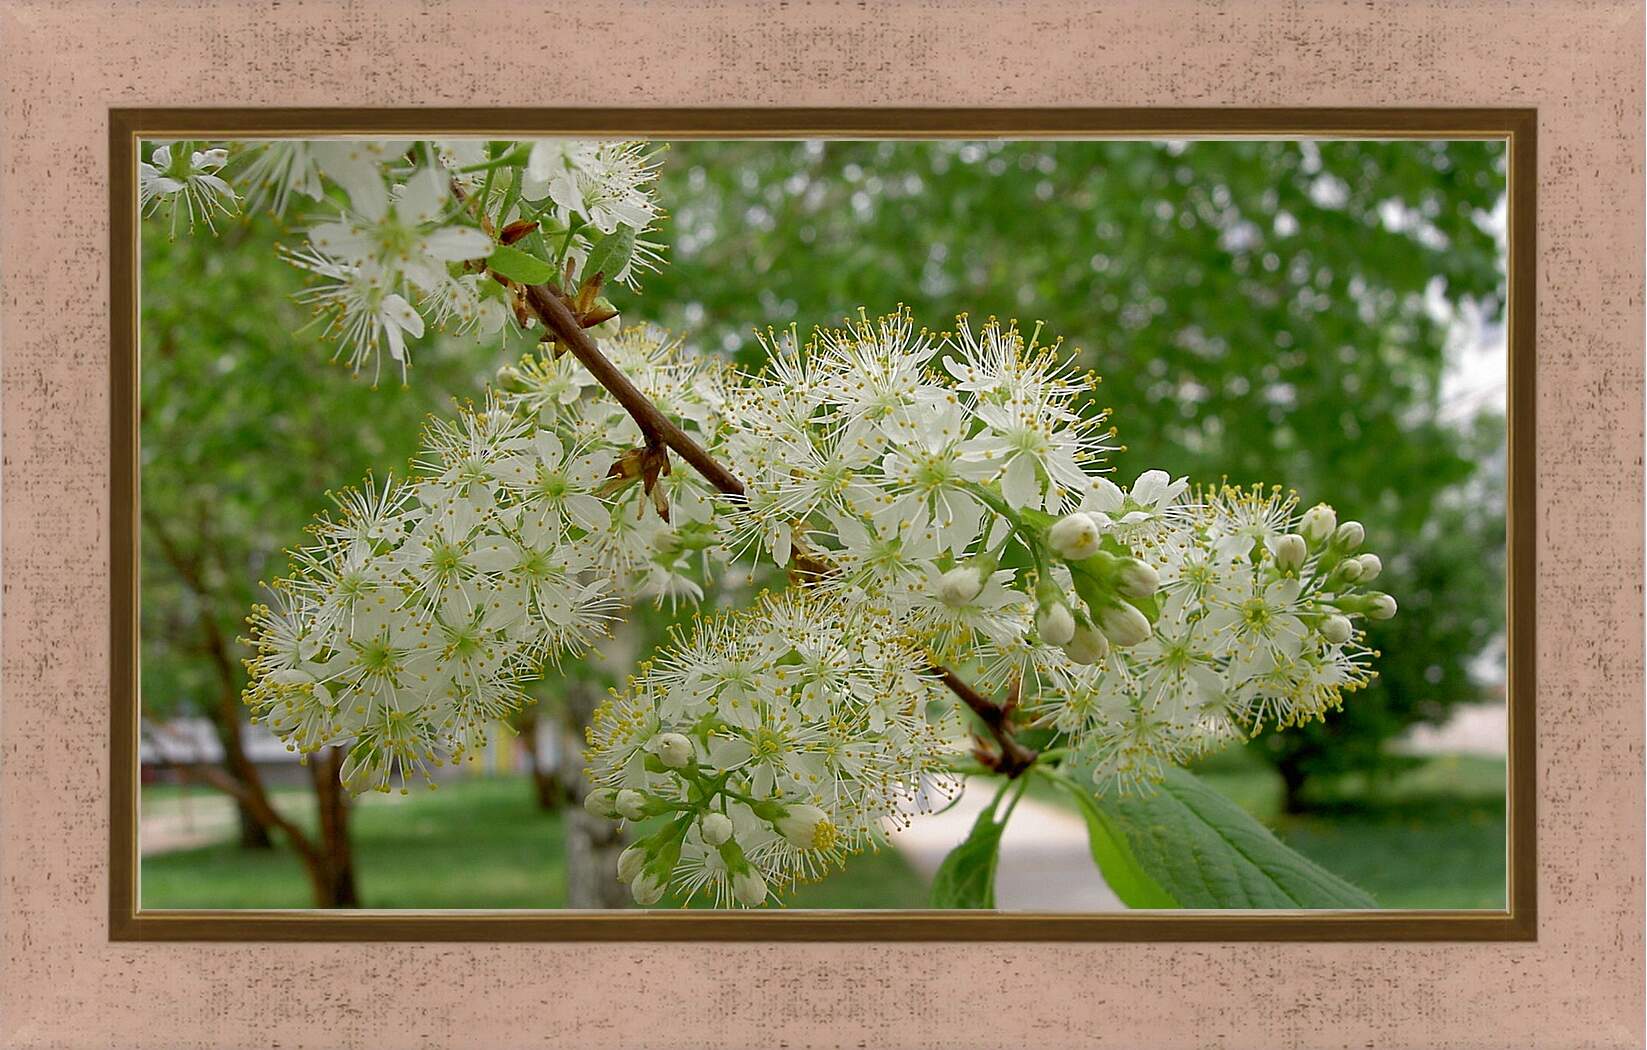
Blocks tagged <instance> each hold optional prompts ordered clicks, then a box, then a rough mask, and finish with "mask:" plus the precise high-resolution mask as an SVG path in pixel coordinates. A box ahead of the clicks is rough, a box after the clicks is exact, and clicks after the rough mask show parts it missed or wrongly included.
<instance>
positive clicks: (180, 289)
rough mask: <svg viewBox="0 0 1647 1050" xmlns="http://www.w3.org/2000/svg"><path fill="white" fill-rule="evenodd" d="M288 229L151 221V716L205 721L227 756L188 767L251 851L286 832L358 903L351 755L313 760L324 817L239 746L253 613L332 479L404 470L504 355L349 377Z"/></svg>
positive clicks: (315, 874)
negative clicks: (326, 340) (218, 796)
mask: <svg viewBox="0 0 1647 1050" xmlns="http://www.w3.org/2000/svg"><path fill="white" fill-rule="evenodd" d="M279 232H280V231H279V230H278V228H277V224H276V223H275V221H274V220H273V219H271V218H268V217H266V216H260V217H254V218H251V219H249V220H247V221H246V222H244V223H241V222H231V223H228V224H226V226H225V228H224V230H223V232H222V234H221V236H220V237H212V236H209V235H207V234H206V233H205V231H201V232H200V233H199V234H197V235H195V236H188V235H180V236H178V237H177V238H176V239H172V238H171V237H169V234H168V228H167V226H166V225H165V223H164V221H163V220H154V221H151V222H148V223H145V225H144V228H143V268H142V289H141V294H142V317H141V322H142V346H143V362H142V401H141V405H142V417H141V428H142V456H143V475H142V504H143V511H142V513H143V518H142V530H141V532H142V552H141V557H142V578H143V608H142V618H143V624H142V628H143V630H142V637H143V661H142V665H143V666H142V703H143V713H144V716H145V720H146V721H148V722H150V731H149V733H148V736H149V738H150V739H151V741H153V743H154V745H155V748H156V750H157V752H158V753H159V754H161V755H162V756H165V755H166V754H167V753H168V746H167V743H166V739H165V734H164V733H163V732H157V731H156V727H155V724H154V723H155V722H156V720H164V719H168V718H172V717H175V716H198V717H202V718H206V719H209V720H210V722H211V724H212V726H213V729H214V732H215V733H216V735H217V738H218V740H219V742H220V743H221V745H222V750H223V761H222V763H221V765H220V766H216V767H200V766H198V765H190V766H188V767H186V768H185V769H184V772H185V774H186V775H189V776H192V777H193V778H194V779H196V780H200V781H203V782H205V783H207V784H209V785H211V786H213V787H215V788H218V789H220V790H222V791H224V792H225V793H226V794H228V795H229V796H230V797H231V798H233V799H234V800H235V803H236V806H237V809H238V811H239V815H240V821H241V841H242V843H244V844H245V845H247V846H250V847H259V846H268V845H269V844H270V843H271V842H272V841H273V840H274V839H277V838H280V839H284V841H285V843H286V845H288V846H289V847H290V848H291V849H293V850H294V851H295V852H296V853H297V854H298V856H299V857H300V858H301V859H302V861H303V864H304V867H305V869H306V870H307V872H308V875H309V879H310V882H311V884H312V886H313V890H314V901H315V904H316V905H317V906H322V907H324V906H332V905H343V906H347V905H352V904H356V903H358V896H359V895H358V892H357V890H356V886H355V878H354V872H353V864H352V860H351V854H350V850H349V845H348V815H349V804H348V799H347V796H346V794H345V793H344V792H342V791H341V790H340V789H339V786H338V764H339V763H340V761H341V755H340V754H337V753H335V752H336V749H328V750H327V751H326V752H323V753H322V754H320V755H317V756H316V757H315V760H314V761H311V762H310V778H309V779H310V783H311V785H312V787H313V790H314V791H315V803H316V813H317V818H318V819H317V820H316V821H315V822H314V824H313V825H308V824H306V823H304V822H302V821H300V820H298V819H296V816H295V814H292V813H288V812H284V811H283V810H282V808H281V807H280V806H277V805H276V804H275V803H274V801H273V800H272V799H271V797H270V793H269V791H268V790H267V787H266V785H265V784H264V782H263V777H262V776H261V775H260V774H259V771H258V769H257V767H256V766H255V765H254V764H253V762H252V761H251V760H250V759H249V758H248V757H247V755H246V750H245V747H244V743H243V733H244V718H245V715H244V708H243V707H242V705H241V701H240V692H241V689H242V687H243V686H244V684H245V674H244V668H243V667H242V665H241V660H242V659H243V658H245V657H246V656H247V655H249V653H248V652H247V651H246V649H245V647H244V646H243V645H241V644H240V642H239V641H238V635H239V634H240V632H241V630H242V627H243V623H242V620H243V618H244V617H245V615H246V611H247V609H248V608H249V607H250V605H251V603H253V602H254V601H260V600H263V599H264V597H265V596H264V595H263V594H261V593H260V591H259V588H258V586H257V581H259V580H262V579H272V578H274V577H275V576H277V575H279V574H281V573H282V572H283V571H284V570H285V564H286V558H285V554H284V553H283V552H284V548H286V547H287V546H288V545H290V544H292V543H293V542H294V541H295V540H296V539H297V538H299V537H301V536H302V535H303V531H302V530H303V528H304V526H306V525H307V524H308V523H309V522H310V520H311V519H312V517H313V515H314V513H315V512H316V511H317V510H318V509H320V508H322V507H324V506H326V505H327V500H326V492H327V491H328V489H330V488H332V487H333V486H336V485H338V484H339V483H340V481H341V480H342V479H351V478H359V477H361V476H363V475H364V474H365V473H366V472H367V471H369V470H375V471H377V472H378V473H379V474H382V473H383V472H386V471H391V470H392V471H394V472H396V473H400V472H402V471H403V469H404V468H405V466H406V462H407V459H408V455H409V453H410V451H411V450H413V449H415V448H416V447H417V439H418V433H419V430H420V428H421V426H422V422H423V420H424V418H425V416H426V415H427V414H428V413H429V412H432V411H440V410H445V409H446V408H448V407H449V404H450V399H451V398H452V396H453V395H454V394H463V393H466V392H474V391H478V390H479V389H480V388H481V385H482V383H483V381H484V379H485V378H486V377H487V376H488V375H489V374H490V371H491V369H492V368H493V367H495V364H496V361H495V359H494V356H493V355H494V354H495V352H496V351H495V349H494V348H491V347H488V348H487V349H486V350H484V351H481V350H477V349H475V348H473V347H466V348H461V349H460V348H457V347H445V346H438V345H437V346H425V347H423V348H421V350H420V351H419V354H418V358H417V367H418V369H419V370H420V372H426V373H429V374H426V375H423V376H421V377H420V378H421V380H422V381H421V382H418V383H415V384H413V385H412V386H410V387H409V388H407V389H405V390H399V389H379V390H374V389H372V387H371V385H370V384H369V383H368V382H366V381H364V380H351V378H350V377H349V375H348V373H347V372H346V371H344V370H342V369H340V368H339V367H338V366H336V365H333V364H330V363H328V361H327V358H326V354H325V353H324V350H323V346H322V344H321V343H320V341H319V340H318V338H316V336H317V327H318V326H317V325H316V324H313V323H308V322H310V319H309V318H308V317H307V316H305V314H306V311H305V310H304V308H303V307H301V306H299V305H297V304H295V303H294V302H293V301H292V299H291V295H292V293H294V292H297V291H299V290H300V289H301V288H302V280H301V277H300V275H299V274H298V272H297V271H296V270H295V269H293V267H291V266H289V265H288V264H286V263H285V262H283V261H282V260H281V258H280V256H279V254H278V253H277V251H276V250H275V245H276V240H277V236H278V234H279ZM306 323H307V326H306ZM392 382H393V383H394V384H395V385H396V386H398V385H399V377H398V376H396V377H394V378H393V380H392ZM171 750H172V751H173V752H175V749H171Z"/></svg>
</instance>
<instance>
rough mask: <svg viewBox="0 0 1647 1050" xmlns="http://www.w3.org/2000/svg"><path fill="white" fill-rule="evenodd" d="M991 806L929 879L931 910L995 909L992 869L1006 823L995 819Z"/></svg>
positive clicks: (996, 859) (996, 801)
mask: <svg viewBox="0 0 1647 1050" xmlns="http://www.w3.org/2000/svg"><path fill="white" fill-rule="evenodd" d="M999 803H1000V798H999V796H997V797H996V800H995V803H993V804H991V805H990V807H989V808H988V809H986V810H984V811H983V812H982V813H980V814H978V819H977V820H976V821H974V822H973V824H972V831H971V832H970V833H968V835H967V837H966V841H964V842H962V843H961V844H960V845H959V846H956V847H955V848H954V849H952V850H950V851H949V856H947V857H945V858H944V862H943V863H942V864H940V865H938V870H937V871H936V872H935V873H933V876H932V906H933V907H934V908H993V907H995V866H996V864H997V862H998V861H999V860H1000V857H1001V835H1002V833H1003V832H1005V831H1006V821H1005V820H1004V819H1003V820H996V819H995V811H996V809H997V808H998V806H999Z"/></svg>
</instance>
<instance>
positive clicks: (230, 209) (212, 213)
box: [137, 143, 238, 235]
mask: <svg viewBox="0 0 1647 1050" xmlns="http://www.w3.org/2000/svg"><path fill="white" fill-rule="evenodd" d="M228 159H229V153H228V151H227V150H225V149H206V150H191V151H189V152H188V153H187V154H185V153H184V152H183V151H182V150H177V151H176V152H175V154H174V150H173V144H171V143H167V144H165V145H161V146H156V147H155V149H154V152H153V153H151V154H150V155H149V159H148V160H146V161H140V162H139V163H138V165H137V201H138V207H139V209H141V211H142V213H143V214H144V215H152V214H154V213H155V212H156V211H158V210H159V209H160V207H161V206H162V205H168V206H169V207H170V208H171V223H172V233H173V235H176V233H177V222H178V219H179V218H181V219H183V220H184V221H185V222H186V223H187V224H188V226H189V228H190V229H193V228H194V224H195V222H196V221H200V222H204V223H205V224H206V226H207V228H209V229H211V230H212V231H213V232H216V229H217V227H216V226H215V225H214V222H213V220H214V218H215V217H216V216H218V215H232V214H234V210H235V203H236V201H237V199H238V198H237V197H236V196H235V192H234V190H233V189H232V188H231V187H230V186H229V184H228V183H227V182H224V181H223V179H222V178H221V177H220V176H219V175H218V171H219V170H220V169H222V167H223V165H224V164H225V163H226V162H227V161H228Z"/></svg>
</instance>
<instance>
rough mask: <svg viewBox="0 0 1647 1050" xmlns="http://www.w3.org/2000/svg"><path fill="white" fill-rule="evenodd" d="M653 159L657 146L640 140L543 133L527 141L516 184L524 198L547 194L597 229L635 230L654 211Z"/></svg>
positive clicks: (652, 216)
mask: <svg viewBox="0 0 1647 1050" xmlns="http://www.w3.org/2000/svg"><path fill="white" fill-rule="evenodd" d="M658 165H659V161H658V155H657V152H656V151H655V150H652V149H651V148H650V147H649V146H648V145H647V144H646V143H644V142H579V141H572V140H561V139H545V140H542V141H539V142H536V143H534V144H533V145H532V150H531V153H530V155H529V156H528V159H527V162H526V174H525V178H524V180H523V181H522V184H521V190H522V193H523V194H524V195H525V197H526V198H527V199H528V200H538V199H541V198H542V197H543V196H544V195H545V194H547V195H548V196H549V198H550V199H551V200H553V201H554V202H555V204H557V205H558V206H559V207H561V208H562V209H564V210H565V211H566V212H568V213H571V214H575V215H578V216H581V217H582V218H583V219H585V220H586V221H588V222H589V223H590V224H591V225H593V226H594V227H595V228H596V229H597V230H599V231H600V232H601V233H606V234H609V233H612V232H613V231H614V230H616V229H617V228H618V227H619V226H627V227H629V228H630V229H632V230H635V231H636V232H637V233H638V232H641V231H644V230H646V229H647V228H648V227H649V226H650V225H651V224H652V221H653V220H654V219H655V218H656V217H657V213H658V206H657V203H656V201H654V200H653V197H652V193H651V188H650V186H651V183H652V182H653V181H654V180H655V179H656V178H657V171H658ZM624 276H625V275H622V274H615V275H610V278H611V279H612V280H620V281H621V280H623V278H624Z"/></svg>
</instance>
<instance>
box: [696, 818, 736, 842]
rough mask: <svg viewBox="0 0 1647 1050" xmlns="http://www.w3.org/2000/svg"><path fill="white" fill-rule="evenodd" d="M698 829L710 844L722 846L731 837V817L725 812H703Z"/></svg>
mask: <svg viewBox="0 0 1647 1050" xmlns="http://www.w3.org/2000/svg"><path fill="white" fill-rule="evenodd" d="M698 831H699V832H700V833H701V834H702V835H703V840H704V841H705V842H707V843H709V844H710V845H711V846H724V845H725V844H726V843H727V842H728V841H730V840H731V838H732V818H731V817H728V816H727V815H726V814H725V813H705V814H704V815H703V819H702V820H700V821H698Z"/></svg>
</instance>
